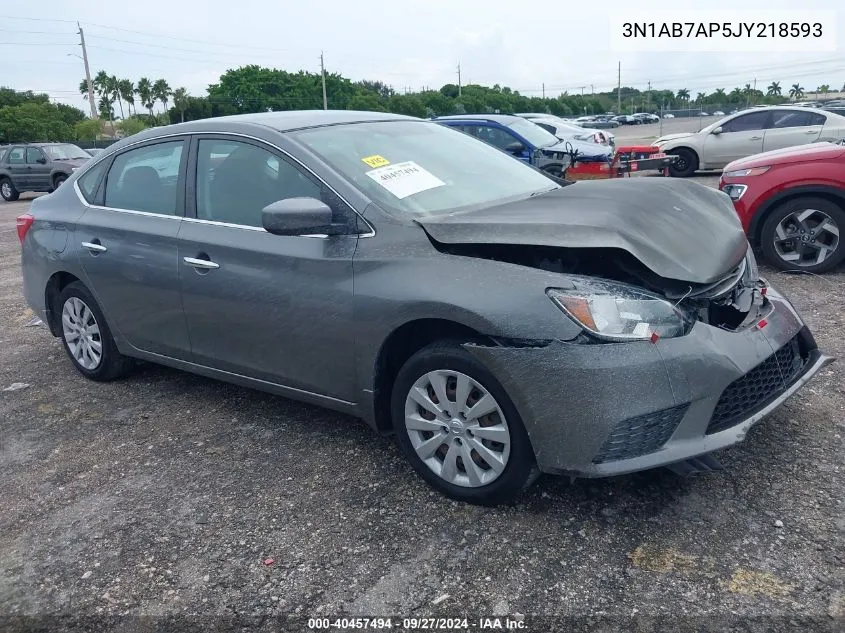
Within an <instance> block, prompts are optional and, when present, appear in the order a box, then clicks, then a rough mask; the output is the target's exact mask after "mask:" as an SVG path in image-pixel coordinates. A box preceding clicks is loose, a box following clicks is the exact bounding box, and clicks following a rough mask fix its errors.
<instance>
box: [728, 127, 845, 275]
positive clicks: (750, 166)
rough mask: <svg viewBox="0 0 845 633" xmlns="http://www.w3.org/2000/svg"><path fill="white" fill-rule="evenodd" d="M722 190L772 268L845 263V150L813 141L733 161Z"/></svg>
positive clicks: (824, 268)
mask: <svg viewBox="0 0 845 633" xmlns="http://www.w3.org/2000/svg"><path fill="white" fill-rule="evenodd" d="M719 189H721V190H722V191H724V192H725V193H726V194H728V195H729V196H730V197H731V200H733V203H734V207H735V208H736V212H737V213H738V214H739V217H740V220H741V221H742V226H743V227H744V228H745V232H746V234H747V235H748V239H749V241H750V242H751V243H752V244H754V245H755V246H759V247H760V248H761V249H762V251H763V255H764V258H765V259H766V261H768V262H769V263H771V264H773V265H774V266H777V267H778V268H781V269H784V270H805V271H807V272H813V273H819V272H824V271H828V270H831V269H832V268H834V267H835V266H836V265H838V264H839V263H840V262H842V260H843V259H845V236H843V239H840V233H841V232H843V233H845V146H843V145H840V144H834V143H812V144H810V145H801V146H799V147H790V148H788V149H783V150H776V151H773V152H764V153H762V154H755V155H754V156H749V157H748V158H743V159H740V160H737V161H734V162H732V163H730V164H729V165H728V166H727V167H725V171H724V172H723V173H722V178H721V179H720V180H719Z"/></svg>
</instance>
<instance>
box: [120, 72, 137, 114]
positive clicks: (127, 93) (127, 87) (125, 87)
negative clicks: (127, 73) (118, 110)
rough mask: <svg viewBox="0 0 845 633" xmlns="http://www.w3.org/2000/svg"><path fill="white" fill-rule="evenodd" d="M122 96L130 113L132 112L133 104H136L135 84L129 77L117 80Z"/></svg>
mask: <svg viewBox="0 0 845 633" xmlns="http://www.w3.org/2000/svg"><path fill="white" fill-rule="evenodd" d="M117 85H118V90H119V91H120V98H121V99H123V100H124V101H125V102H126V105H127V106H128V108H129V114H132V106H134V105H135V84H134V83H132V82H131V81H129V80H128V79H121V80H120V81H119V82H117Z"/></svg>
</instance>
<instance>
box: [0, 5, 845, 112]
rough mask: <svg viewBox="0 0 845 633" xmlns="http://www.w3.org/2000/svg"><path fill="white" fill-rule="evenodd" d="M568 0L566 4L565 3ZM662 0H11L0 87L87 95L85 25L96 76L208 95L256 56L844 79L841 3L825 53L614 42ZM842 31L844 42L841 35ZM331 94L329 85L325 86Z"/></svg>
mask: <svg viewBox="0 0 845 633" xmlns="http://www.w3.org/2000/svg"><path fill="white" fill-rule="evenodd" d="M796 4H797V3H795V2H794V0H787V1H784V0H763V1H759V0H731V1H724V0H712V1H708V2H707V3H706V5H704V4H700V3H699V6H701V7H702V10H703V9H706V10H709V11H717V12H719V15H720V16H721V14H722V13H721V12H724V18H725V19H726V20H727V19H730V16H731V12H732V11H736V10H737V9H742V10H744V11H747V12H749V14H751V15H754V16H756V19H759V20H765V19H766V16H767V15H770V12H771V11H773V10H777V9H784V10H795V9H796ZM838 4H839V2H838V1H835V0H802V2H801V3H800V6H801V8H802V9H803V10H814V9H817V10H833V9H835V8H836V7H837V5H838ZM567 5H569V6H568V8H567ZM667 6H668V5H667V4H666V3H664V2H659V1H654V0H646V1H645V2H631V0H624V1H619V0H605V1H604V2H602V3H600V4H596V3H589V2H580V3H579V2H575V1H574V0H569V1H568V2H567V1H565V0H557V1H546V0H533V1H532V2H529V3H517V2H513V1H512V0H510V1H508V2H504V1H503V0H486V1H478V0H425V1H424V2H423V1H415V0H403V1H402V2H391V3H387V2H378V1H377V0H368V1H367V2H363V3H361V2H349V1H348V0H319V1H314V2H301V1H296V2H292V1H290V0H276V1H269V0H263V1H258V0H237V1H234V2H233V1H231V0H228V1H227V0H203V1H202V2H199V1H196V0H169V1H166V0H142V1H141V2H109V3H105V2H94V1H91V0H73V1H71V2H67V1H66V0H61V1H59V0H39V1H37V2H36V1H34V0H22V1H21V0H3V2H2V3H0V86H8V87H12V88H15V89H18V90H34V91H37V92H46V93H48V94H49V95H50V96H51V97H52V98H54V99H55V100H57V101H60V102H63V103H70V104H73V105H77V106H80V107H83V106H84V103H83V101H82V98H81V96H80V95H79V90H78V87H79V83H80V81H81V80H82V79H83V77H84V68H83V65H82V61H81V59H79V58H78V57H75V56H78V55H80V54H81V50H80V47H79V44H78V43H79V37H78V35H77V33H76V31H77V27H76V22H77V21H78V22H79V23H80V24H81V25H82V27H83V29H84V31H85V37H86V43H87V45H88V54H89V60H90V65H91V72H92V76H93V75H94V74H96V73H97V71H99V70H101V69H104V70H106V71H107V72H108V73H109V74H114V75H117V76H118V77H120V78H128V79H132V80H133V81H137V80H138V78H140V77H142V76H146V77H149V78H150V79H153V80H155V79H157V78H164V79H166V80H167V81H168V82H169V84H170V86H171V87H172V88H176V87H180V86H184V87H185V88H187V89H188V92H189V93H190V94H193V95H204V94H205V91H206V88H207V87H208V85H209V84H211V83H214V82H216V81H217V79H218V78H219V77H220V75H221V74H223V73H224V72H225V71H226V70H227V69H230V68H235V67H238V66H241V65H246V64H259V65H262V66H268V67H275V68H279V69H283V70H287V71H293V72H295V71H298V70H307V71H311V72H319V69H320V54H321V52H322V53H323V54H324V58H325V64H326V70H327V71H328V72H339V73H341V74H343V75H344V76H346V77H349V78H351V79H353V80H358V79H373V80H381V81H384V82H385V83H387V84H390V85H392V86H393V87H394V89H395V90H397V91H399V92H404V91H405V90H406V89H408V90H420V89H422V88H423V87H426V86H428V87H432V88H439V87H440V86H442V85H443V84H445V83H457V80H458V74H457V69H458V64H460V67H461V81H462V83H464V84H467V83H481V84H485V85H493V84H496V83H498V84H500V85H503V86H510V87H511V88H513V89H515V90H519V91H520V92H522V93H523V94H527V95H532V96H533V95H537V96H540V95H542V94H544V92H543V91H544V88H545V95H546V96H555V95H557V94H560V93H561V92H563V91H568V92H569V93H570V94H571V93H581V92H582V90H583V92H584V93H585V94H589V93H590V92H591V91H592V90H595V91H596V92H599V91H606V90H609V89H611V88H613V87H615V85H616V81H617V64H618V63H619V62H621V65H622V66H621V68H622V70H621V74H622V85H623V86H633V87H637V88H640V89H642V90H645V89H646V88H647V87H648V85H649V82H650V85H651V87H652V88H653V89H671V90H674V91H677V90H678V89H680V88H686V89H688V90H690V92H691V93H692V95H693V96H694V95H695V94H696V93H697V92H712V91H713V90H714V89H715V88H719V87H721V88H725V89H726V90H728V91H730V90H731V89H733V88H734V87H736V86H742V85H745V84H746V83H754V81H755V79H756V82H757V87H758V88H763V89H765V86H766V85H768V83H770V82H771V81H780V82H781V85H782V86H783V87H785V88H787V89H788V86H790V85H792V84H793V83H796V82H797V83H800V84H801V85H802V86H803V87H804V88H805V89H806V90H808V91H810V90H814V89H815V88H816V87H817V86H818V85H820V84H829V85H830V86H831V87H832V88H833V89H837V90H838V89H840V88H841V87H842V86H843V84H845V45H843V44H845V10H842V11H840V12H839V13H837V14H836V16H835V19H834V20H835V29H836V31H837V42H836V50H835V51H830V52H818V51H817V52H788V51H776V52H765V53H761V52H698V53H695V52H671V53H665V52H664V53H659V52H620V51H618V50H616V51H615V50H611V28H612V25H611V22H612V20H611V17H610V16H613V15H616V14H618V12H623V11H631V10H634V11H638V12H639V14H641V15H639V16H638V19H641V20H659V19H660V17H661V15H662V11H663V10H664V9H665V8H666V7H667ZM840 41H841V42H842V44H840ZM329 99H330V100H331V95H329Z"/></svg>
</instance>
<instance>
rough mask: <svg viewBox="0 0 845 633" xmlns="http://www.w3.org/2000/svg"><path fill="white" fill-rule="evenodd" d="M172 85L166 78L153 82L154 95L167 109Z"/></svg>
mask: <svg viewBox="0 0 845 633" xmlns="http://www.w3.org/2000/svg"><path fill="white" fill-rule="evenodd" d="M170 94H171V91H170V86H169V85H168V83H167V82H166V81H165V80H164V79H156V82H155V83H154V84H153V97H154V99H158V100H159V101H161V105H163V106H164V109H165V110H167V101H168V100H169V99H170Z"/></svg>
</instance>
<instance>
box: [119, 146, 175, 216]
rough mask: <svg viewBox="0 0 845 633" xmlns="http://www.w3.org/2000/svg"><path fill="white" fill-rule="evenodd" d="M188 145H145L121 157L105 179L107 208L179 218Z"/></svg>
mask: <svg viewBox="0 0 845 633" xmlns="http://www.w3.org/2000/svg"><path fill="white" fill-rule="evenodd" d="M184 147H185V141H168V142H165V143H156V144H154V145H145V146H144V147H139V148H138V149H133V150H129V151H128V152H124V153H122V154H120V155H118V156H117V157H116V158H115V159H114V162H113V163H112V166H111V169H109V173H108V176H107V178H106V195H105V201H104V205H105V206H107V207H112V208H115V209H128V210H132V211H146V212H148V213H161V214H163V215H176V213H177V201H178V198H179V195H178V183H179V174H180V171H181V164H182V159H183V157H184V156H185V154H186V152H185V151H184Z"/></svg>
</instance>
